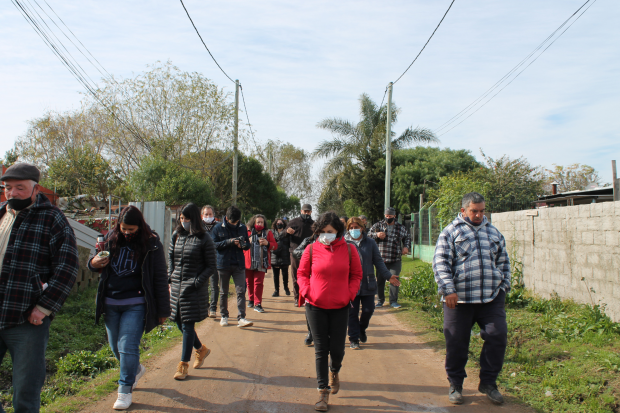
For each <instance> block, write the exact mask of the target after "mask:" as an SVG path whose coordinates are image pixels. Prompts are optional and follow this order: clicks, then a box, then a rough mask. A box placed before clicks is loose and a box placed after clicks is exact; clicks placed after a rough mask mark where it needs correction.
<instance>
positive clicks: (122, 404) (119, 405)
mask: <svg viewBox="0 0 620 413" xmlns="http://www.w3.org/2000/svg"><path fill="white" fill-rule="evenodd" d="M129 406H131V393H119V394H118V399H116V402H115V403H114V410H125V409H128V408H129Z"/></svg>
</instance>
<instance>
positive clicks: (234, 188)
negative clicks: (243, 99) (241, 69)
mask: <svg viewBox="0 0 620 413" xmlns="http://www.w3.org/2000/svg"><path fill="white" fill-rule="evenodd" d="M234 134H235V136H234V137H233V139H234V140H233V176H232V204H233V205H237V167H238V166H239V160H238V159H237V152H238V148H237V147H238V146H239V79H237V80H235V130H234Z"/></svg>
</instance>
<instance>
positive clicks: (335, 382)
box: [329, 370, 340, 394]
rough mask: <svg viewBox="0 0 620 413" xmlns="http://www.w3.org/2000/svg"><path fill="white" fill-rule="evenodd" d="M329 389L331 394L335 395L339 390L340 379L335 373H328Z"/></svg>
mask: <svg viewBox="0 0 620 413" xmlns="http://www.w3.org/2000/svg"><path fill="white" fill-rule="evenodd" d="M329 387H331V388H332V394H336V393H338V390H340V379H339V378H338V372H337V371H331V370H330V371H329Z"/></svg>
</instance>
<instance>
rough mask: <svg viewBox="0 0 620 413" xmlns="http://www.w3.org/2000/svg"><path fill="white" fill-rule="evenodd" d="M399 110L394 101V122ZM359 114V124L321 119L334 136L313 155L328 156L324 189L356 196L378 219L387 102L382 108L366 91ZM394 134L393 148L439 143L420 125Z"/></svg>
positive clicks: (365, 209)
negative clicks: (336, 190) (326, 180)
mask: <svg viewBox="0 0 620 413" xmlns="http://www.w3.org/2000/svg"><path fill="white" fill-rule="evenodd" d="M399 113H400V109H399V108H397V107H396V106H395V105H394V104H392V120H391V121H392V124H394V123H396V120H397V117H398V114H399ZM360 116H361V120H360V122H358V123H352V122H349V121H347V120H344V119H339V118H330V119H324V120H323V121H321V122H319V123H318V124H317V127H318V128H320V129H325V130H328V131H330V132H332V134H333V135H334V138H333V139H332V140H329V141H323V142H321V143H320V144H319V146H318V147H317V148H316V149H315V150H314V152H313V154H312V155H313V157H315V158H325V159H327V163H326V164H325V166H324V171H325V172H326V173H325V174H324V175H323V176H327V177H328V180H329V182H327V183H326V185H325V186H324V188H325V189H324V191H331V190H333V188H337V189H338V192H339V195H340V196H341V197H345V198H348V199H355V200H356V201H358V202H357V204H358V205H360V206H362V209H363V210H364V212H366V213H367V215H368V214H371V215H372V218H374V219H378V218H380V217H381V212H382V211H381V206H380V205H381V204H382V203H383V202H382V201H383V195H382V194H383V190H384V187H383V185H382V184H380V182H379V181H381V182H383V181H384V179H385V170H383V171H382V170H381V168H380V167H379V166H378V165H377V164H378V163H380V161H381V159H383V158H385V149H386V148H385V129H386V123H387V105H384V106H381V107H379V106H378V105H377V104H376V103H375V102H374V101H373V100H372V99H371V98H370V97H369V96H368V95H367V94H365V93H364V94H362V96H361V97H360ZM395 136H396V133H395V132H392V151H394V150H397V149H403V148H406V147H407V146H409V145H411V144H414V143H417V144H428V143H438V142H439V140H438V139H437V137H436V136H435V134H434V133H433V132H432V131H431V130H430V129H426V128H419V127H418V128H415V129H414V128H412V127H409V128H407V129H405V131H404V132H403V133H401V134H400V136H398V137H397V138H395ZM384 168H385V165H384ZM360 192H361V194H360ZM368 197H372V198H373V199H368ZM322 198H323V195H322ZM362 204H365V206H363V205H362Z"/></svg>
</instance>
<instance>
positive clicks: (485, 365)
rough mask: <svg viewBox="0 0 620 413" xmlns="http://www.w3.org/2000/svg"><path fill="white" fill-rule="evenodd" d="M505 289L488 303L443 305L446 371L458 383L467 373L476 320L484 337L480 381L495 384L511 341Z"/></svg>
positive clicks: (459, 384)
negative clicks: (466, 366)
mask: <svg viewBox="0 0 620 413" xmlns="http://www.w3.org/2000/svg"><path fill="white" fill-rule="evenodd" d="M505 301H506V293H505V292H504V290H500V291H499V294H497V297H495V299H494V300H493V301H491V302H490V303H486V304H457V306H456V308H454V309H450V308H448V306H447V305H446V304H445V303H444V305H443V317H444V318H443V333H444V336H445V337H446V373H447V375H448V380H449V381H450V383H452V384H453V385H455V386H462V385H463V381H464V379H465V377H467V373H466V372H465V365H466V364H467V358H468V356H469V339H470V337H471V328H472V327H473V326H474V323H477V324H478V325H479V326H480V337H481V338H482V339H483V340H484V344H483V345H482V351H481V352H480V383H481V384H495V382H496V380H497V376H498V375H499V373H500V371H501V370H502V366H503V365H504V355H505V353H506V345H507V342H508V326H507V324H506V309H505Z"/></svg>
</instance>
